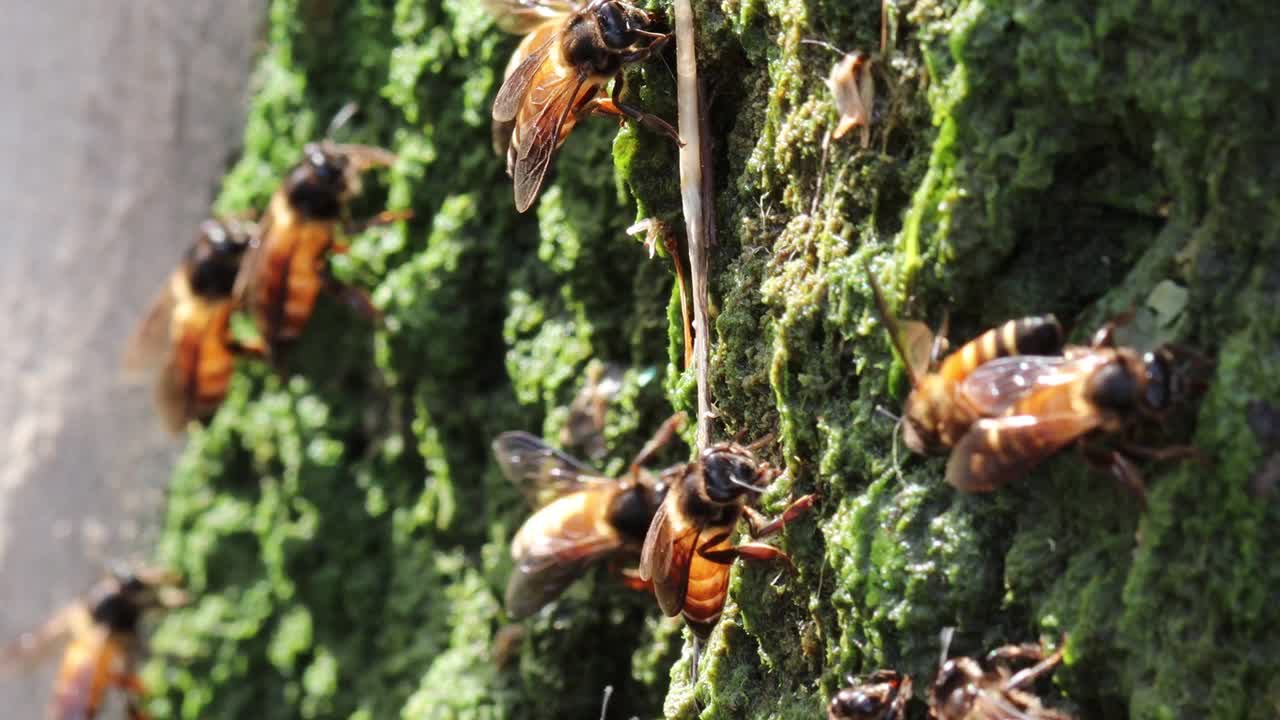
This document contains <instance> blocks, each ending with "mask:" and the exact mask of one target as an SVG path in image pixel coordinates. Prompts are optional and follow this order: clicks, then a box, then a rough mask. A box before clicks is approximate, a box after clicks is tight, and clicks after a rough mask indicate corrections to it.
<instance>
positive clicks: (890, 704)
mask: <svg viewBox="0 0 1280 720" xmlns="http://www.w3.org/2000/svg"><path fill="white" fill-rule="evenodd" d="M909 700H911V678H910V676H907V675H901V674H899V673H898V672H897V671H895V670H878V671H876V672H875V673H872V674H871V676H870V677H868V678H867V679H865V680H863V681H861V682H859V681H856V680H855V679H854V678H849V687H847V688H845V689H843V690H841V691H840V692H838V693H836V695H835V697H833V698H831V703H830V704H829V705H827V720H905V719H906V717H907V715H906V712H907V702H908V701H909Z"/></svg>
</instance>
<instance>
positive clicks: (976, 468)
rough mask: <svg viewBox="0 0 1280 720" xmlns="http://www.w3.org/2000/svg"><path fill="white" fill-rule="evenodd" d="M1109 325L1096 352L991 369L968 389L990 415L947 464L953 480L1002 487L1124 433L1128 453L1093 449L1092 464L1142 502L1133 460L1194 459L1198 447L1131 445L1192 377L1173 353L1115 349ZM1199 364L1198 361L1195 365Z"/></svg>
mask: <svg viewBox="0 0 1280 720" xmlns="http://www.w3.org/2000/svg"><path fill="white" fill-rule="evenodd" d="M1111 330H1112V328H1111V326H1108V327H1106V328H1104V329H1103V330H1102V331H1101V332H1100V333H1099V335H1098V338H1097V339H1095V341H1094V344H1093V345H1090V346H1088V347H1078V346H1077V347H1068V348H1067V349H1066V350H1065V352H1064V353H1063V354H1062V355H1051V356H1035V355H1032V356H1023V357H1010V358H1003V359H1001V360H998V361H995V362H990V363H987V364H985V365H983V366H982V367H980V368H978V369H977V370H975V371H974V372H973V373H972V374H970V375H969V376H968V377H967V378H966V379H965V380H964V382H963V385H964V393H965V394H966V395H972V396H976V397H983V398H986V400H987V403H986V405H985V406H984V410H986V411H988V412H987V414H988V415H990V417H984V418H982V419H980V420H978V421H976V422H975V423H973V425H972V427H971V428H970V429H969V430H968V432H967V433H965V435H964V436H963V437H962V438H961V440H960V441H959V442H958V443H957V444H956V447H955V449H954V450H953V451H952V453H951V458H950V459H949V460H948V462H947V482H949V483H951V484H952V485H954V486H956V487H957V488H960V489H961V490H965V491H969V492H982V491H989V490H994V489H995V488H998V487H1000V486H1001V485H1004V484H1005V483H1007V482H1009V481H1011V480H1014V479H1016V478H1018V477H1021V476H1022V475H1025V474H1026V473H1027V472H1029V471H1030V470H1031V469H1032V468H1034V467H1035V466H1036V465H1038V464H1039V463H1040V462H1041V461H1042V460H1044V459H1045V458H1047V457H1049V456H1050V455H1052V454H1054V453H1056V452H1058V451H1059V450H1061V449H1063V448H1065V447H1066V446H1068V445H1070V444H1072V443H1074V442H1076V441H1078V440H1083V439H1085V438H1087V437H1090V436H1118V437H1120V438H1121V440H1122V442H1121V446H1120V447H1119V448H1116V449H1099V448H1096V447H1088V446H1086V457H1088V458H1089V459H1090V460H1092V461H1093V462H1094V463H1095V464H1097V465H1099V466H1101V467H1105V468H1106V469H1107V470H1109V471H1110V472H1111V473H1112V474H1113V475H1114V476H1115V477H1116V479H1117V480H1119V481H1120V482H1121V484H1122V485H1123V486H1124V487H1125V488H1126V489H1128V490H1130V491H1131V492H1133V493H1135V494H1136V495H1138V496H1139V497H1141V496H1142V495H1143V492H1144V486H1143V481H1142V473H1141V472H1140V471H1139V470H1138V468H1137V467H1136V466H1135V465H1134V464H1133V462H1132V461H1131V460H1130V459H1129V457H1128V456H1129V455H1140V456H1144V457H1152V458H1156V459H1168V458H1179V457H1188V456H1192V455H1195V454H1196V451H1195V450H1194V448H1190V447H1185V446H1173V447H1166V448H1158V449H1152V448H1146V447H1142V446H1138V445H1136V444H1134V443H1131V442H1125V438H1124V437H1123V436H1124V435H1125V434H1126V432H1127V431H1128V430H1130V429H1132V428H1134V427H1135V426H1136V424H1137V423H1139V422H1140V421H1141V420H1143V419H1146V420H1148V421H1151V420H1158V419H1160V418H1161V417H1163V416H1164V415H1166V414H1167V412H1168V411H1169V410H1170V409H1171V407H1172V406H1173V405H1174V404H1175V403H1176V402H1178V401H1180V400H1181V399H1183V397H1184V396H1186V395H1187V394H1188V389H1187V387H1186V386H1187V385H1188V379H1187V378H1185V377H1184V374H1183V372H1182V371H1181V369H1180V368H1179V367H1177V362H1176V360H1177V357H1176V356H1177V355H1178V354H1179V353H1178V352H1177V351H1176V350H1175V349H1174V348H1172V347H1163V348H1160V349H1159V350H1156V351H1154V352H1148V353H1145V354H1140V353H1138V352H1137V351H1136V350H1133V349H1131V348H1127V347H1117V346H1116V345H1115V343H1114V342H1113V340H1112V332H1111ZM1193 359H1196V358H1193Z"/></svg>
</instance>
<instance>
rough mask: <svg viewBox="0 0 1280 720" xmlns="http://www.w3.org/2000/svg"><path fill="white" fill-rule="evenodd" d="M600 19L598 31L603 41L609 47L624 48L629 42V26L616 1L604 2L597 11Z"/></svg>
mask: <svg viewBox="0 0 1280 720" xmlns="http://www.w3.org/2000/svg"><path fill="white" fill-rule="evenodd" d="M597 17H598V18H599V20H600V33H601V34H602V35H603V36H604V42H605V44H606V45H608V46H609V47H611V48H624V47H627V46H628V45H630V44H631V28H630V27H629V25H628V24H627V17H626V15H625V14H624V13H623V12H622V10H621V9H619V8H618V4H617V3H612V2H609V3H605V4H604V5H602V6H601V7H600V9H599V10H598V11H597Z"/></svg>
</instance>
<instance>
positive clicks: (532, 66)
mask: <svg viewBox="0 0 1280 720" xmlns="http://www.w3.org/2000/svg"><path fill="white" fill-rule="evenodd" d="M487 4H488V5H489V7H490V9H491V10H492V11H493V12H494V14H495V15H496V16H497V17H498V18H499V22H500V25H503V26H505V27H506V28H507V29H509V30H512V31H516V32H526V33H528V34H527V35H526V36H525V38H524V40H522V41H521V43H520V46H519V47H518V48H517V50H516V53H515V55H514V56H513V57H512V59H511V62H510V63H509V64H508V65H507V72H506V75H505V77H504V81H503V83H502V87H501V88H500V89H499V90H498V95H497V97H496V98H495V99H494V101H493V121H494V137H495V143H494V146H495V149H496V150H498V151H500V152H501V151H503V150H504V149H505V152H506V156H507V174H508V175H510V176H511V178H512V179H513V181H514V184H515V204H516V210H518V211H519V212H524V211H526V210H528V209H529V207H530V206H531V205H533V201H534V200H535V199H537V197H538V192H539V191H540V190H541V188H542V183H543V181H544V180H545V178H546V175H547V170H548V169H549V168H550V167H551V161H552V159H553V157H554V156H555V152H556V150H557V149H558V148H559V147H560V145H561V144H562V143H564V141H565V139H566V138H567V137H568V136H569V133H570V132H572V131H573V128H574V126H575V125H577V123H578V121H579V120H580V119H582V118H584V117H586V116H588V115H603V116H608V117H615V118H618V119H620V120H621V119H625V118H630V119H631V120H634V121H636V122H639V123H641V124H643V125H645V126H646V127H648V128H650V129H652V130H654V131H656V132H659V133H662V134H665V135H666V136H668V137H670V138H671V139H672V140H674V141H675V142H676V143H679V142H680V136H679V134H678V133H676V131H675V129H674V128H672V127H671V125H670V124H668V123H667V122H666V121H664V120H662V119H661V118H658V117H657V116H655V115H651V114H648V113H645V112H642V111H641V110H639V109H638V108H635V107H632V106H631V105H628V104H626V103H624V102H623V101H622V100H621V93H622V82H621V80H615V79H616V78H617V76H618V74H619V73H620V72H621V71H622V69H623V67H624V66H626V65H629V64H632V63H638V62H643V61H644V60H646V59H648V58H649V56H651V55H653V54H654V53H656V52H658V51H659V50H660V49H661V48H662V47H663V46H664V45H666V43H667V41H668V39H669V38H670V35H665V34H662V33H655V32H650V31H649V30H646V28H648V27H650V26H652V25H653V22H654V21H653V18H652V17H651V16H650V15H649V13H647V12H645V11H643V10H641V9H639V8H637V7H634V6H632V5H629V4H627V3H625V2H621V0H591V2H588V3H586V4H585V5H583V4H581V3H578V2H569V1H568V0H488V2H487ZM610 80H615V82H614V85H613V92H612V94H611V95H609V96H607V97H606V96H605V95H604V91H603V88H604V86H605V85H606V84H607V83H608V82H609V81H610Z"/></svg>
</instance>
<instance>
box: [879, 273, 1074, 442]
mask: <svg viewBox="0 0 1280 720" xmlns="http://www.w3.org/2000/svg"><path fill="white" fill-rule="evenodd" d="M868 278H869V279H870V282H871V289H872V292H873V294H874V296H875V301H876V306H877V308H878V309H879V312H880V316H881V320H882V321H883V322H884V324H885V329H886V330H887V331H888V333H889V339H890V340H891V341H892V343H893V346H894V349H895V350H897V352H898V355H899V356H900V357H901V358H902V362H903V363H904V364H905V366H906V369H907V377H908V378H909V379H910V382H911V394H910V395H908V396H907V401H906V403H905V404H904V406H903V409H902V435H903V440H904V441H905V442H906V444H907V447H909V448H911V449H912V450H913V451H915V452H917V453H921V454H924V455H938V454H942V453H945V452H946V451H947V450H949V449H950V448H952V447H954V446H955V444H956V443H957V442H959V441H960V438H961V437H963V435H964V434H965V433H966V432H967V431H968V430H969V426H970V425H972V424H973V423H974V422H975V421H976V420H978V418H981V417H984V416H987V415H991V414H994V413H993V412H992V411H991V409H990V407H989V406H990V405H991V403H992V399H991V398H989V397H984V396H982V395H981V394H976V393H974V392H972V387H973V386H971V385H966V384H965V383H964V380H965V378H966V377H968V376H969V374H970V373H972V372H974V371H975V370H977V369H978V368H979V367H981V366H982V365H984V364H986V363H989V362H991V361H992V360H996V359H998V358H1004V357H1009V356H1014V355H1052V354H1055V353H1058V352H1060V351H1061V349H1062V326H1061V325H1059V324H1058V320H1057V319H1056V318H1054V317H1053V316H1052V315H1041V316H1031V317H1025V318H1021V319H1018V320H1009V321H1008V322H1006V323H1004V324H1003V325H1000V326H999V327H996V328H992V329H990V330H987V331H986V332H984V333H982V334H981V335H979V336H978V337H976V338H974V339H973V340H970V341H969V342H967V343H965V344H964V345H963V346H961V347H960V349H958V350H956V351H955V352H953V353H950V354H948V355H946V356H945V357H943V353H945V352H946V348H947V343H946V339H945V335H946V330H945V327H944V330H943V332H941V333H939V335H938V336H937V337H934V336H933V333H932V332H930V331H929V328H928V327H926V326H925V325H924V324H923V323H919V322H904V323H901V324H899V322H898V321H897V319H896V318H895V317H894V315H893V313H891V312H890V311H889V305H888V303H887V302H886V301H885V298H884V294H883V293H882V292H881V290H880V287H879V286H878V285H877V284H876V282H875V278H874V277H872V276H871V273H870V269H869V268H868ZM944 326H945V323H944Z"/></svg>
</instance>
